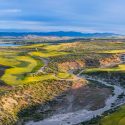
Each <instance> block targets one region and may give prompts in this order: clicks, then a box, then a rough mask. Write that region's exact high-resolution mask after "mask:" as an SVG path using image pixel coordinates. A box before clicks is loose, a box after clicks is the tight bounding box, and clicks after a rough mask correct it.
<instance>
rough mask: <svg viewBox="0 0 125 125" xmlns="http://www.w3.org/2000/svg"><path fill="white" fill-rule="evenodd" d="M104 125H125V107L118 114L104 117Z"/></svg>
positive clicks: (102, 122) (102, 121)
mask: <svg viewBox="0 0 125 125" xmlns="http://www.w3.org/2000/svg"><path fill="white" fill-rule="evenodd" d="M101 124H102V125H125V106H122V107H121V108H120V109H119V110H118V111H117V112H115V113H113V114H111V115H109V116H106V117H104V118H103V119H102V120H101Z"/></svg>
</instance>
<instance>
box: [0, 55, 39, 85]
mask: <svg viewBox="0 0 125 125" xmlns="http://www.w3.org/2000/svg"><path fill="white" fill-rule="evenodd" d="M16 60H18V63H19V62H20V65H17V66H13V67H12V68H9V69H7V70H6V71H5V74H4V75H3V77H2V78H1V79H2V80H3V81H4V82H5V83H7V84H9V85H16V84H17V85H18V84H21V83H23V77H24V76H25V75H26V73H30V72H32V71H33V69H34V68H35V67H36V66H37V61H36V60H35V59H33V58H32V57H29V56H18V57H16ZM24 64H25V65H24Z"/></svg>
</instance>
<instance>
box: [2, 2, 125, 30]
mask: <svg viewBox="0 0 125 125" xmlns="http://www.w3.org/2000/svg"><path fill="white" fill-rule="evenodd" d="M0 1H1V4H0V8H1V9H0V20H1V21H0V29H3V28H4V29H7V28H9V29H12V28H14V29H24V30H25V29H28V30H38V31H43V30H45V31H48V30H54V31H55V30H73V31H74V30H76V31H78V30H79V31H83V32H125V17H124V15H125V8H124V5H125V1H124V0H119V1H116V0H103V1H102V0H21V2H19V0H13V1H10V0H0Z"/></svg>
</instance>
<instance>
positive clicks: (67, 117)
mask: <svg viewBox="0 0 125 125" xmlns="http://www.w3.org/2000/svg"><path fill="white" fill-rule="evenodd" d="M79 77H80V78H84V79H86V80H92V81H96V82H99V83H100V84H103V85H105V86H107V87H113V88H114V91H113V92H114V95H112V96H110V97H109V98H108V99H107V100H106V102H105V106H104V107H103V108H100V109H98V110H95V111H88V110H79V111H75V112H71V113H66V114H59V115H54V116H52V117H50V118H47V119H44V120H43V121H40V122H33V121H30V122H28V123H26V124H25V125H49V124H51V125H74V124H78V123H81V122H84V121H88V120H91V119H92V118H94V117H96V116H100V115H101V114H103V113H104V112H105V111H108V110H110V109H111V108H112V104H113V103H115V101H116V100H117V98H118V96H119V95H121V94H122V93H123V92H124V89H123V88H122V87H120V86H116V85H111V84H108V83H107V82H105V81H103V80H101V79H94V78H92V77H90V76H89V77H86V76H80V74H79Z"/></svg>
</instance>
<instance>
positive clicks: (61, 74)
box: [56, 72, 72, 79]
mask: <svg viewBox="0 0 125 125" xmlns="http://www.w3.org/2000/svg"><path fill="white" fill-rule="evenodd" d="M56 76H57V77H58V78H60V79H70V78H72V75H71V74H69V73H66V72H59V73H58V74H57V75H56Z"/></svg>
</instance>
